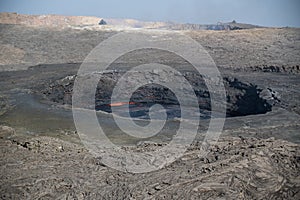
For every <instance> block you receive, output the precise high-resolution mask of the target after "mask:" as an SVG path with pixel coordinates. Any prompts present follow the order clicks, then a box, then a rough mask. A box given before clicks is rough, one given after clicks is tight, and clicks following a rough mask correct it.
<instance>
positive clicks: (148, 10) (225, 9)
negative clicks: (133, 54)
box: [0, 0, 300, 27]
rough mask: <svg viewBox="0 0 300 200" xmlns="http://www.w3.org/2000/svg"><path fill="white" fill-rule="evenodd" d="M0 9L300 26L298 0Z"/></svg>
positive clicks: (46, 2)
mask: <svg viewBox="0 0 300 200" xmlns="http://www.w3.org/2000/svg"><path fill="white" fill-rule="evenodd" d="M0 12H18V13H22V14H62V15H87V16H97V17H103V18H133V19H139V20H145V21H174V22H182V23H188V22H189V23H201V24H208V23H216V22H219V21H221V22H227V21H232V20H233V19H235V20H236V21H237V22H244V23H251V24H258V25H264V26H296V27H300V0H206V1H204V0H105V1H102V0H81V1H80V0H0Z"/></svg>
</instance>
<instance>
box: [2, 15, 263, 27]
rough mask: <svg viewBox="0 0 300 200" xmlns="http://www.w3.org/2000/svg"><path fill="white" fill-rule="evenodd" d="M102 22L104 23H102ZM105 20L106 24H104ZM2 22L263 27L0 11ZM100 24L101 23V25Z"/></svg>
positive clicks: (78, 25)
mask: <svg viewBox="0 0 300 200" xmlns="http://www.w3.org/2000/svg"><path fill="white" fill-rule="evenodd" d="M100 22H102V23H100ZM103 22H105V23H106V24H104V23H103ZM0 23H1V24H21V25H26V26H39V27H41V26H45V27H61V28H67V27H71V28H72V27H98V26H103V25H105V26H109V27H114V26H115V27H123V28H125V27H128V28H145V29H167V30H239V29H251V28H261V27H260V26H256V25H251V24H243V23H236V22H235V21H233V22H229V23H221V22H218V23H217V24H206V25H203V24H190V23H186V24H180V23H174V22H145V21H139V20H134V19H103V18H99V17H90V16H63V15H25V14H17V13H0ZM99 24H100V25H99Z"/></svg>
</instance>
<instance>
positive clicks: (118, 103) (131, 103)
mask: <svg viewBox="0 0 300 200" xmlns="http://www.w3.org/2000/svg"><path fill="white" fill-rule="evenodd" d="M127 104H129V105H133V104H135V103H134V102H117V103H111V104H108V105H109V106H111V107H115V106H123V105H127Z"/></svg>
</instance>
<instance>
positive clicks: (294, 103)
mask: <svg viewBox="0 0 300 200" xmlns="http://www.w3.org/2000/svg"><path fill="white" fill-rule="evenodd" d="M0 17H1V20H0V22H1V24H0V35H1V38H0V52H1V53H0V86H1V87H0V145H1V147H0V151H1V161H0V163H1V164H0V177H1V178H0V194H1V196H0V198H2V199H53V198H54V199H266V198H270V199H299V198H300V182H299V180H300V178H299V174H300V168H299V165H300V157H299V156H300V147H299V144H300V134H299V127H300V123H299V114H300V105H299V99H300V91H299V85H300V79H299V78H300V75H299V72H300V69H299V65H300V53H299V52H300V29H296V28H258V29H247V30H234V31H191V30H188V31H183V32H184V33H185V34H187V35H189V36H191V37H192V38H193V39H195V40H196V41H198V42H199V43H200V44H201V45H202V46H203V47H204V48H205V49H206V50H207V51H208V53H209V54H210V55H211V57H212V58H213V59H214V61H215V63H216V65H217V66H218V69H219V71H220V72H221V74H222V76H223V80H224V84H225V88H226V95H227V116H228V118H227V119H226V122H225V126H224V130H223V133H222V135H221V138H220V139H219V141H218V142H217V143H216V144H215V145H212V146H210V147H209V149H208V152H209V153H208V155H207V156H206V157H202V156H201V155H200V152H201V139H203V133H204V132H205V130H207V126H208V123H207V120H208V119H206V120H204V121H203V122H202V123H201V124H200V127H199V135H198V137H197V138H196V140H195V141H194V143H193V145H191V146H190V147H189V149H188V151H187V152H185V154H184V156H183V157H182V158H180V159H178V160H177V161H176V162H174V163H172V164H170V165H168V166H166V167H164V168H163V169H160V170H158V171H153V172H150V173H144V174H132V173H125V172H119V171H116V170H114V169H111V168H109V167H108V166H105V165H104V164H103V163H102V162H101V160H100V159H97V158H95V157H93V156H92V155H91V154H90V153H89V152H88V151H87V150H86V149H85V148H84V146H83V145H82V143H81V141H80V139H79V137H78V135H77V133H76V130H75V127H74V122H73V119H72V112H71V110H70V105H71V103H72V102H71V97H72V87H73V82H74V78H75V77H76V73H77V70H78V69H79V66H80V64H81V63H82V61H83V59H84V58H85V57H86V56H87V54H88V53H89V52H90V51H91V50H92V49H93V48H94V47H95V46H96V45H97V44H99V43H100V42H101V41H103V40H105V39H107V38H108V37H110V36H112V35H114V34H116V33H117V32H118V30H119V29H121V28H120V27H114V28H112V27H109V28H103V27H101V28H95V27H93V28H91V27H86V26H80V24H85V25H88V24H90V23H95V21H97V20H98V19H95V18H85V17H80V18H76V17H75V18H72V17H70V18H63V19H62V17H60V16H52V17H51V16H44V17H40V18H42V19H41V20H40V21H39V22H41V24H38V23H35V25H34V26H31V25H32V24H31V25H30V24H26V23H23V22H24V21H26V20H25V19H20V18H18V16H16V15H14V14H13V15H8V14H1V16H0ZM27 18H28V19H27V21H31V22H32V23H33V22H35V20H37V17H30V16H27ZM64 19H68V20H69V21H68V22H70V24H71V26H64V25H63V24H64V23H65V22H66V20H64ZM20 20H21V21H23V22H22V23H20ZM53 20H54V21H55V20H56V21H57V20H58V21H59V22H60V23H62V26H64V28H61V27H60V26H52V25H51V23H53ZM47 23H50V25H47ZM78 24H79V25H78ZM75 26H76V27H75ZM152 28H153V27H152ZM126 31H134V30H131V29H130V30H129V29H126ZM139 31H141V30H139ZM151 60H159V61H161V63H162V64H167V65H170V66H174V67H178V66H179V67H181V69H183V71H184V76H185V77H186V78H187V79H188V80H189V81H190V82H191V84H192V85H193V86H194V89H195V91H196V93H197V97H198V100H199V102H202V107H201V108H203V109H207V110H209V108H210V103H209V96H208V91H207V88H206V87H205V86H204V84H203V81H201V77H199V76H195V75H193V74H192V73H191V72H190V71H189V70H186V67H188V66H187V63H186V62H185V61H183V60H181V59H179V58H174V57H172V56H170V55H169V54H168V53H165V52H159V51H158V52H155V51H152V52H151V51H150V52H147V51H144V50H142V51H136V52H131V53H130V54H128V55H125V56H124V57H122V58H120V59H119V60H117V62H116V64H115V66H116V67H117V68H118V69H119V70H116V71H113V72H108V73H106V74H105V76H104V79H103V80H102V82H100V83H99V84H98V89H97V91H98V96H96V97H97V98H98V100H99V101H98V103H99V106H100V105H102V104H107V100H108V98H109V93H110V91H111V88H112V87H113V86H114V84H115V83H116V81H117V80H118V77H119V76H120V74H122V70H124V69H126V67H125V66H124V63H128V62H129V61H130V62H129V63H132V62H133V63H139V64H142V63H147V62H148V61H151ZM120 67H121V68H120ZM122 67H123V68H122ZM136 73H139V72H136ZM158 75H159V76H164V75H163V73H158ZM150 77H151V76H150ZM146 89H149V88H144V90H141V91H140V93H137V95H136V96H135V99H134V100H135V101H141V100H143V101H145V99H146V101H150V100H149V99H147V98H146V97H145V98H144V97H143V98H142V95H144V94H148V93H149V95H148V96H150V94H151V95H154V96H156V97H158V96H160V97H161V99H164V100H168V102H169V103H174V102H175V101H174V98H173V96H172V95H170V93H169V92H166V91H165V90H163V89H162V88H160V87H154V88H150V91H149V90H146ZM147 92H148V93H147ZM146 96H147V95H146ZM162 102H165V101H162ZM159 103H161V102H159ZM174 104H176V102H175V103H174ZM109 119H110V118H109V117H107V115H104V116H102V118H100V121H101V120H103V121H104V123H107V122H106V121H107V120H109ZM107 126H108V130H110V131H111V133H110V134H111V135H110V137H111V138H112V139H114V140H116V141H117V143H119V144H123V143H125V144H126V138H125V137H123V136H122V137H119V135H118V132H117V131H116V130H115V129H113V128H111V125H110V124H109V123H108V124H107ZM166 137H167V136H166ZM166 140H168V138H167V139H166ZM124 141H125V142H124ZM131 144H136V143H135V142H133V143H131ZM164 145H165V143H164V142H160V143H157V142H150V141H144V142H139V143H138V145H134V146H132V145H131V146H128V145H126V146H124V147H123V148H124V149H125V150H126V151H142V152H147V151H152V150H155V149H159V148H161V147H162V146H164Z"/></svg>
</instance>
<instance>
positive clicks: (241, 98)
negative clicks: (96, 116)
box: [42, 71, 272, 119]
mask: <svg viewBox="0 0 300 200" xmlns="http://www.w3.org/2000/svg"><path fill="white" fill-rule="evenodd" d="M121 76H122V72H116V71H115V72H107V73H104V74H103V76H102V78H101V79H100V81H99V83H98V87H97V90H96V95H95V109H96V110H98V111H99V110H101V111H105V112H109V113H110V112H112V109H111V107H112V106H114V107H117V109H116V110H118V113H119V114H120V115H122V113H123V112H125V111H126V109H128V107H129V111H130V115H131V117H136V118H145V119H147V118H149V108H150V107H151V106H153V105H154V104H160V105H162V106H163V107H164V109H165V110H166V113H167V117H168V119H173V118H179V117H181V112H180V105H179V102H178V99H177V97H176V95H175V94H174V93H173V92H172V91H171V90H170V89H168V88H166V87H164V86H162V85H158V84H147V85H144V86H142V87H140V88H138V89H137V90H136V91H135V92H134V93H133V94H132V96H131V99H130V102H118V103H115V104H111V95H112V92H113V88H114V87H115V85H116V83H117V81H118V79H119V78H120V77H121ZM184 77H185V78H186V79H187V80H188V81H189V83H190V84H191V86H192V87H193V89H194V92H195V94H196V96H197V98H198V103H199V108H200V112H201V117H202V118H210V117H211V116H210V115H211V114H210V113H211V112H210V111H211V100H210V92H209V91H208V89H207V87H206V85H205V82H204V80H203V79H202V78H201V76H199V75H195V74H193V73H189V72H186V73H184ZM75 78H76V76H75V75H73V76H67V77H65V78H63V79H59V80H56V81H54V82H51V83H50V84H49V85H47V86H46V88H45V89H44V90H43V91H42V93H43V94H44V95H45V96H46V97H47V98H48V99H49V100H51V101H53V102H56V103H59V104H68V105H71V104H72V92H73V85H74V80H75ZM223 82H224V86H225V90H226V95H227V97H226V98H227V100H226V107H227V110H226V116H227V117H236V116H246V115H253V114H264V113H267V112H268V111H271V109H272V104H271V103H270V102H268V100H267V99H266V98H264V96H263V95H262V91H263V90H262V89H260V88H259V87H258V86H256V85H254V84H251V83H247V82H242V81H240V80H238V79H236V78H233V77H224V78H223ZM185 109H188V105H186V106H185ZM215 117H217V116H215Z"/></svg>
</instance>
